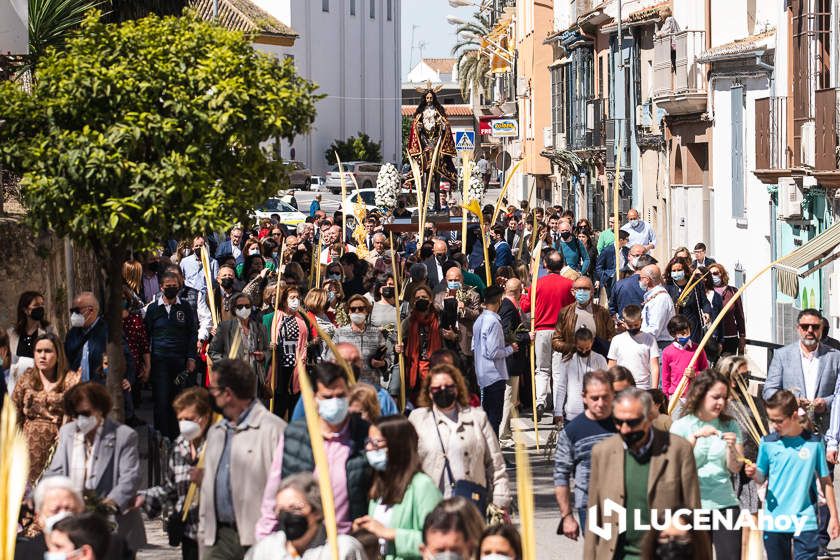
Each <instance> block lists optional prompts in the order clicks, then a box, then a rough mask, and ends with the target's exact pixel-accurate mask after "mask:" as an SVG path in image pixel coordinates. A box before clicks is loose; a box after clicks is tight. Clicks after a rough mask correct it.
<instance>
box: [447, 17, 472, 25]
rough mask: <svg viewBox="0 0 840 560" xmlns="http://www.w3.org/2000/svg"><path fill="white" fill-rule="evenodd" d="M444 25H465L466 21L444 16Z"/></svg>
mask: <svg viewBox="0 0 840 560" xmlns="http://www.w3.org/2000/svg"><path fill="white" fill-rule="evenodd" d="M446 23H448V24H449V25H466V24H467V22H466V21H464V20H462V19H461V18H459V17H455V16H446Z"/></svg>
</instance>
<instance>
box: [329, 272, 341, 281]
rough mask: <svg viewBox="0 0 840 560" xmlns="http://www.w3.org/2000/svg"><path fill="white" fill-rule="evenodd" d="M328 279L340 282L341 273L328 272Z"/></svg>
mask: <svg viewBox="0 0 840 560" xmlns="http://www.w3.org/2000/svg"><path fill="white" fill-rule="evenodd" d="M329 276H330V280H335V281H336V282H341V274H330V275H329Z"/></svg>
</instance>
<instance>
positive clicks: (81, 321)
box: [70, 313, 85, 327]
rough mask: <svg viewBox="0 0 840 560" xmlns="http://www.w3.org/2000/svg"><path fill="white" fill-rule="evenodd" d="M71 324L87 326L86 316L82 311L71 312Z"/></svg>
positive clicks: (73, 325) (72, 325)
mask: <svg viewBox="0 0 840 560" xmlns="http://www.w3.org/2000/svg"><path fill="white" fill-rule="evenodd" d="M70 326H71V327H84V326H85V316H84V315H82V314H81V313H71V314H70Z"/></svg>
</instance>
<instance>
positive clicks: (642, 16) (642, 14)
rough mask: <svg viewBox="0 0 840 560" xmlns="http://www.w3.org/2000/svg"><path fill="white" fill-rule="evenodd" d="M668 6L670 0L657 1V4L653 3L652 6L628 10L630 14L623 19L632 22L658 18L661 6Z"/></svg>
mask: <svg viewBox="0 0 840 560" xmlns="http://www.w3.org/2000/svg"><path fill="white" fill-rule="evenodd" d="M670 6H671V1H670V0H666V1H665V2H659V3H658V4H654V5H653V6H648V7H647V8H642V9H641V10H636V11H635V12H630V15H629V16H627V18H626V19H625V20H624V21H626V22H632V21H641V20H646V19H650V18H659V11H660V10H661V9H662V8H668V7H670Z"/></svg>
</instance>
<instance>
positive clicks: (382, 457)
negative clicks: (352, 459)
mask: <svg viewBox="0 0 840 560" xmlns="http://www.w3.org/2000/svg"><path fill="white" fill-rule="evenodd" d="M365 457H366V458H367V462H368V464H369V465H370V466H371V467H373V470H375V471H379V472H382V471H384V470H385V469H386V468H388V450H387V449H374V450H373V451H365Z"/></svg>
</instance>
